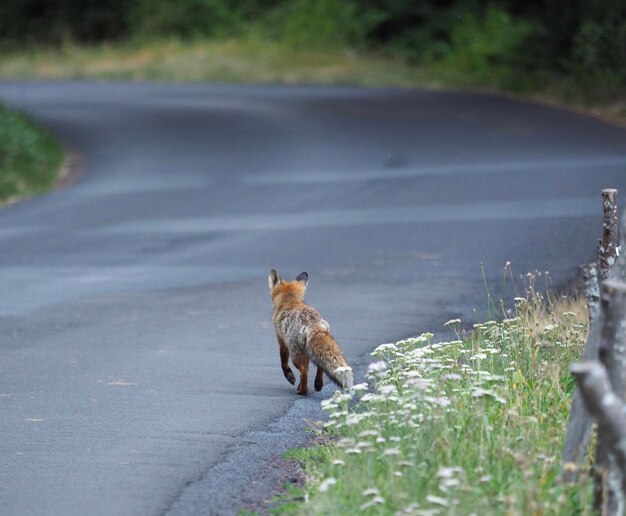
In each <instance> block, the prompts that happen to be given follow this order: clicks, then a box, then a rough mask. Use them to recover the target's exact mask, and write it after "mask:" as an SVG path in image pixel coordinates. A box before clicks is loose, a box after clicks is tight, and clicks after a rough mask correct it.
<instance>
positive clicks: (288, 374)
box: [283, 367, 296, 385]
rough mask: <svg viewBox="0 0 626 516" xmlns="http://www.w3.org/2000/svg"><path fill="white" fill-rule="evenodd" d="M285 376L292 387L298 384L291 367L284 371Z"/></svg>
mask: <svg viewBox="0 0 626 516" xmlns="http://www.w3.org/2000/svg"><path fill="white" fill-rule="evenodd" d="M283 374H284V375H285V378H287V381H288V382H289V383H290V384H291V385H295V384H296V377H295V376H294V374H293V371H292V370H291V369H290V368H289V367H288V368H287V369H283Z"/></svg>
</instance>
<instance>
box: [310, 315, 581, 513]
mask: <svg viewBox="0 0 626 516" xmlns="http://www.w3.org/2000/svg"><path fill="white" fill-rule="evenodd" d="M518 313H519V314H520V315H516V316H515V317H512V318H509V319H506V320H503V321H500V322H496V321H489V322H486V323H483V324H477V325H475V326H474V328H473V331H472V332H471V334H470V335H469V336H466V335H463V334H462V332H461V331H460V327H461V321H459V320H452V321H448V323H446V325H447V326H448V327H449V328H452V329H454V330H455V331H456V332H457V335H458V336H459V339H458V340H453V341H450V342H438V343H432V342H431V341H432V337H433V335H432V334H428V333H426V334H423V335H421V336H419V337H417V338H412V339H406V340H402V341H399V342H396V343H393V344H392V343H389V344H383V345H381V346H378V347H377V348H376V349H375V350H374V352H373V353H372V356H373V357H374V359H375V360H376V361H374V362H373V363H372V364H370V366H369V369H368V373H367V383H362V384H358V385H356V386H355V387H354V390H355V393H356V396H357V398H358V402H356V403H354V402H352V400H351V397H350V396H349V395H347V394H345V393H342V392H337V393H335V395H334V396H332V397H331V398H330V399H328V400H326V401H324V402H323V403H322V405H323V408H324V410H325V411H326V412H327V413H328V421H327V423H326V427H327V428H328V430H329V431H331V432H333V433H334V434H336V436H337V440H336V441H335V443H334V447H333V449H332V455H333V458H332V460H331V461H329V462H328V464H326V465H325V466H324V467H323V468H322V470H321V471H319V472H318V475H317V476H318V477H319V484H318V486H319V487H318V488H317V494H316V493H315V492H313V493H311V494H312V496H311V501H310V503H311V504H312V506H313V507H315V509H316V510H320V511H324V510H331V508H332V512H333V513H335V514H337V513H338V511H337V508H338V507H345V513H346V514H347V513H350V512H353V511H354V510H361V511H369V512H372V513H381V514H386V513H389V514H465V513H467V514H470V513H472V512H475V513H476V514H479V513H481V512H485V511H487V512H489V513H492V512H496V513H506V512H510V513H513V514H516V513H529V512H541V513H543V512H546V513H573V512H580V511H581V510H582V508H583V507H584V506H585V504H586V503H587V502H586V500H587V498H586V497H587V495H588V486H587V484H586V483H585V481H583V483H582V484H581V486H574V487H572V486H564V485H560V484H559V483H558V482H557V481H556V478H557V477H558V472H559V467H560V465H559V460H558V458H559V453H560V447H561V443H562V436H563V428H564V423H565V420H566V418H567V410H568V405H569V396H568V390H569V389H570V388H571V382H570V381H569V379H568V374H567V370H568V368H569V365H570V364H571V362H572V361H573V359H574V358H575V357H576V355H577V354H578V353H579V352H580V350H581V347H582V343H583V340H584V321H582V320H581V319H580V318H579V317H577V316H576V315H575V314H573V313H562V314H560V315H558V316H553V317H552V319H551V320H550V321H549V322H548V323H546V324H544V327H543V328H542V329H541V331H537V328H536V327H535V323H536V320H535V319H533V320H532V321H529V318H528V317H527V315H528V314H527V313H524V312H523V311H518ZM314 491H315V490H314ZM322 491H323V493H322V494H320V492H322ZM339 513H342V512H341V511H339Z"/></svg>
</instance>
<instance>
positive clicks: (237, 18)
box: [129, 0, 273, 39]
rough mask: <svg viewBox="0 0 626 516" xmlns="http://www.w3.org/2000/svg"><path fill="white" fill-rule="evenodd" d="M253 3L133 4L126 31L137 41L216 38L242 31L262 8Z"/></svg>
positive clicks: (141, 0)
mask: <svg viewBox="0 0 626 516" xmlns="http://www.w3.org/2000/svg"><path fill="white" fill-rule="evenodd" d="M271 5H273V2H267V1H266V2H263V1H255V0H238V1H229V0H185V1H176V2H170V1H167V0H135V2H134V3H133V4H132V7H131V8H130V9H129V12H130V14H129V18H130V31H131V33H132V34H133V35H135V36H139V37H146V36H148V37H164V36H165V37H178V38H183V39H187V38H198V37H220V36H227V35H231V34H233V33H236V32H238V31H240V30H242V28H243V26H244V25H245V23H246V22H249V20H250V19H251V18H252V17H253V15H254V14H256V13H257V12H258V11H259V10H260V9H261V8H262V7H267V6H271Z"/></svg>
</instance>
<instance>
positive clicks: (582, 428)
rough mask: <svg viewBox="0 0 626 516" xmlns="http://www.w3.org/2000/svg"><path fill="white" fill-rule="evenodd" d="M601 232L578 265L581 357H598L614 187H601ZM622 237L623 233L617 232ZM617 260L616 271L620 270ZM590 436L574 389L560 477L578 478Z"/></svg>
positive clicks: (613, 241)
mask: <svg viewBox="0 0 626 516" xmlns="http://www.w3.org/2000/svg"><path fill="white" fill-rule="evenodd" d="M602 212H603V217H602V234H601V238H600V241H599V244H598V263H597V265H596V264H593V263H592V264H589V265H585V266H584V267H583V268H582V271H583V278H584V281H585V298H586V299H587V308H588V312H589V329H588V335H587V342H586V343H585V347H584V350H583V360H593V359H597V358H598V347H599V345H600V344H599V343H600V339H601V335H600V334H601V328H602V326H603V322H602V319H603V312H602V310H601V308H600V303H599V297H600V295H599V283H600V279H604V278H607V277H608V274H609V271H610V268H611V266H612V265H613V264H614V263H615V260H616V257H617V250H618V228H619V224H618V217H617V190H615V189H614V188H607V189H604V190H602ZM621 237H622V238H624V235H621ZM623 268H624V267H623V264H621V263H620V270H621V269H623ZM590 436H591V418H590V417H589V413H588V411H587V409H586V408H585V403H584V402H583V399H582V395H581V393H580V389H578V388H576V389H574V395H573V398H572V405H571V408H570V412H569V416H568V421H567V430H566V433H565V443H564V445H563V456H562V460H563V465H564V469H563V478H564V480H565V481H567V482H573V481H575V480H576V478H577V477H578V468H579V467H580V465H581V464H582V462H583V460H584V457H585V454H586V452H587V446H588V444H589V438H590Z"/></svg>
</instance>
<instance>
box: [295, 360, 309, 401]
mask: <svg viewBox="0 0 626 516" xmlns="http://www.w3.org/2000/svg"><path fill="white" fill-rule="evenodd" d="M291 360H292V361H293V364H294V365H295V366H296V367H297V368H298V371H300V383H299V384H298V388H297V390H296V392H297V393H298V394H300V395H302V396H306V393H307V392H308V391H309V386H308V385H307V384H308V380H309V379H308V376H309V357H308V355H299V356H294V357H292V358H291Z"/></svg>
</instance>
